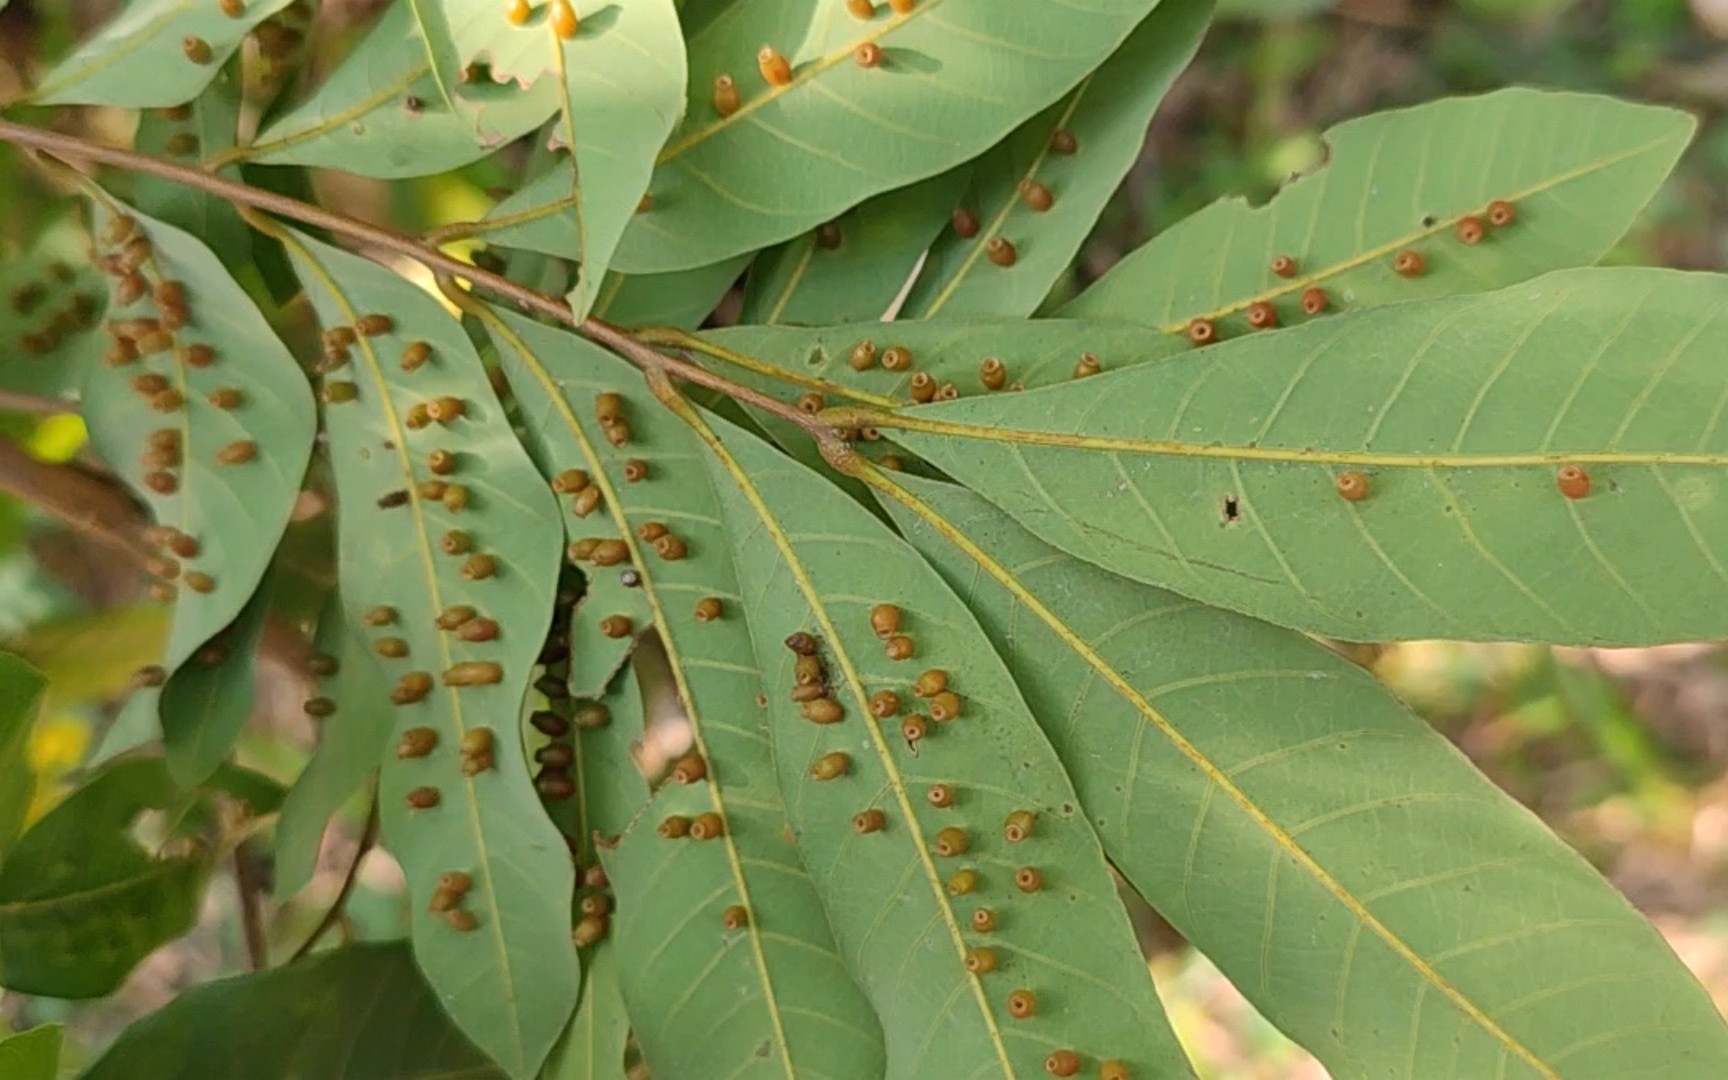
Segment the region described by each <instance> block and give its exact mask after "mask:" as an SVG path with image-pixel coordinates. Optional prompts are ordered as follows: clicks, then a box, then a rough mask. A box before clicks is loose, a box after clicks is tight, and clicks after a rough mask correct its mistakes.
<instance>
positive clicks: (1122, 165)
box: [827, 0, 1212, 322]
mask: <svg viewBox="0 0 1728 1080" xmlns="http://www.w3.org/2000/svg"><path fill="white" fill-rule="evenodd" d="M1211 16H1212V0H1164V2H1163V3H1162V4H1160V5H1159V6H1158V8H1157V9H1156V10H1155V11H1153V13H1152V14H1151V15H1149V16H1147V18H1146V20H1145V21H1144V22H1142V23H1141V24H1140V25H1139V26H1138V27H1136V28H1135V30H1134V32H1133V33H1132V34H1130V35H1129V36H1128V40H1127V41H1125V42H1123V43H1122V46H1121V47H1120V48H1118V49H1117V50H1116V52H1115V53H1114V54H1113V55H1112V56H1111V57H1110V59H1108V60H1106V61H1105V62H1104V64H1103V66H1102V67H1100V68H1099V69H1098V70H1097V71H1094V72H1092V73H1091V74H1089V75H1087V76H1086V78H1085V79H1083V80H1081V83H1080V85H1079V86H1078V87H1076V88H1075V89H1074V90H1073V92H1071V93H1069V94H1067V95H1066V96H1064V97H1063V98H1062V99H1061V100H1059V101H1057V102H1056V104H1054V105H1052V106H1051V107H1050V108H1048V109H1045V110H1044V111H1043V112H1041V113H1039V114H1038V115H1037V116H1035V117H1033V118H1032V119H1031V120H1028V121H1027V122H1026V123H1024V124H1022V125H1020V127H1018V128H1016V129H1015V130H1014V132H1013V134H1011V135H1009V136H1008V138H1006V139H1004V140H1003V141H1002V142H1001V143H1000V144H998V145H997V146H995V147H993V148H992V149H991V150H990V152H989V153H987V154H985V155H984V157H983V158H982V159H981V160H980V161H979V162H978V164H977V166H976V167H975V168H974V169H973V171H972V184H971V188H970V190H969V191H968V192H967V193H966V196H965V198H964V200H963V201H962V205H963V206H964V207H965V212H966V213H968V214H970V215H972V220H973V221H975V222H976V230H977V231H976V234H975V235H973V236H971V237H962V236H959V235H957V234H956V233H955V231H954V229H953V228H950V229H948V230H947V231H945V232H944V233H943V234H942V236H941V239H939V240H938V241H937V243H936V245H935V246H934V247H932V248H931V249H930V258H929V259H928V260H927V261H926V262H925V263H924V269H923V270H922V272H920V273H919V275H918V280H917V282H916V283H915V284H914V285H913V286H912V291H911V293H910V294H908V295H907V297H906V305H905V306H904V307H903V308H901V310H900V318H902V319H929V318H935V317H936V316H939V315H940V316H943V317H948V318H952V317H954V316H965V315H1030V314H1032V312H1033V311H1035V310H1037V308H1038V305H1039V303H1041V302H1042V301H1043V299H1044V297H1045V296H1046V295H1047V294H1048V293H1049V292H1050V287H1051V286H1052V285H1053V284H1055V283H1056V281H1057V280H1058V279H1059V278H1060V277H1061V276H1062V274H1063V273H1065V272H1066V271H1067V269H1068V264H1069V263H1070V262H1071V261H1072V260H1073V258H1074V253H1075V252H1076V251H1078V250H1080V244H1081V243H1082V242H1083V241H1084V240H1085V239H1086V236H1087V234H1088V233H1090V232H1091V231H1092V227H1093V225H1094V224H1096V223H1097V221H1098V215H1099V214H1100V213H1102V212H1103V209H1104V204H1105V203H1106V202H1108V201H1109V199H1110V196H1111V195H1112V194H1114V193H1115V191H1116V188H1117V186H1118V185H1119V184H1121V182H1122V178H1123V177H1124V176H1126V175H1127V174H1128V170H1129V168H1130V167H1131V166H1132V165H1133V164H1134V162H1135V161H1136V160H1138V159H1139V157H1140V147H1141V143H1142V142H1144V141H1145V138H1146V128H1147V126H1148V125H1149V124H1150V123H1151V122H1152V112H1153V110H1154V109H1156V108H1157V107H1158V103H1159V102H1160V101H1162V100H1163V99H1164V93H1165V91H1167V90H1168V89H1170V84H1171V83H1172V82H1174V81H1175V79H1176V76H1177V75H1178V74H1180V73H1181V71H1182V69H1183V68H1185V67H1187V66H1188V61H1189V60H1191V59H1193V58H1194V52H1195V50H1196V49H1198V48H1199V47H1200V39H1201V38H1202V37H1204V36H1205V34H1206V28H1207V25H1208V23H1209V22H1210V21H1211ZM1058 133H1061V134H1058ZM1065 139H1072V140H1073V146H1074V147H1075V149H1074V150H1072V151H1067V150H1066V144H1064V147H1063V148H1062V149H1058V148H1057V147H1056V146H1055V145H1054V143H1055V142H1059V141H1063V140H1065ZM1065 151H1066V152H1065ZM1022 185H1027V186H1025V187H1023V186H1022ZM1030 185H1037V186H1036V187H1031V186H1030ZM1040 189H1041V190H1040ZM1046 195H1047V196H1048V198H1049V200H1050V202H1049V204H1048V205H1047V206H1044V207H1043V208H1042V209H1040V208H1039V205H1035V204H1037V203H1038V202H1039V200H1042V199H1044V198H1045V196H1046ZM998 237H999V238H1001V240H1003V241H1005V242H1007V243H1008V244H1011V245H1012V246H1013V251H1014V263H1013V265H1012V266H1011V267H1003V266H999V265H997V263H996V262H995V261H993V260H992V259H991V257H990V255H989V253H988V246H989V244H990V243H991V241H992V240H993V239H995V238H998ZM827 321H829V322H840V321H842V320H840V319H830V320H827Z"/></svg>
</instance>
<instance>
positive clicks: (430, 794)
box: [408, 787, 440, 810]
mask: <svg viewBox="0 0 1728 1080" xmlns="http://www.w3.org/2000/svg"><path fill="white" fill-rule="evenodd" d="M439 800H440V796H439V794H438V789H437V788H435V787H417V788H415V789H414V790H412V791H410V792H409V793H408V805H409V807H410V808H411V809H414V810H430V809H432V808H433V807H434V806H437V805H438V803H439Z"/></svg>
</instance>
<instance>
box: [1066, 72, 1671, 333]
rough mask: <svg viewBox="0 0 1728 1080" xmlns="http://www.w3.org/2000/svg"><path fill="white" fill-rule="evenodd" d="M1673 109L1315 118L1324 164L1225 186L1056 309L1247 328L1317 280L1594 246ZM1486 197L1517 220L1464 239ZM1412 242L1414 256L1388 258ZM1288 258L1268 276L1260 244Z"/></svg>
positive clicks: (1416, 280) (1509, 95)
mask: <svg viewBox="0 0 1728 1080" xmlns="http://www.w3.org/2000/svg"><path fill="white" fill-rule="evenodd" d="M1696 126H1697V124H1696V122H1695V121H1694V120H1693V119H1692V118H1691V117H1690V116H1688V115H1686V114H1685V113H1682V112H1678V111H1676V110H1674V109H1664V108H1656V107H1654V106H1649V105H1633V104H1629V103H1627V102H1623V101H1617V100H1615V99H1613V98H1605V97H1596V96H1592V95H1586V94H1569V93H1548V92H1544V91H1538V90H1525V89H1511V90H1501V91H1498V92H1496V93H1492V94H1486V95H1483V96H1481V97H1471V98H1450V99H1446V100H1442V101H1435V102H1430V103H1429V104H1426V105H1420V106H1417V107H1415V108H1412V109H1403V110H1398V111H1395V112H1386V113H1378V114H1376V115H1373V116H1366V117H1362V118H1360V119H1357V120H1351V121H1349V122H1348V123H1345V124H1340V125H1339V126H1338V127H1336V128H1333V129H1331V130H1330V131H1328V132H1327V133H1326V142H1327V145H1328V148H1329V151H1330V152H1329V155H1328V159H1327V164H1326V165H1325V166H1324V167H1323V168H1321V169H1320V170H1318V171H1317V172H1315V173H1313V174H1311V175H1309V176H1305V177H1303V178H1302V179H1300V180H1297V181H1296V182H1294V183H1292V184H1290V185H1289V186H1288V187H1286V188H1285V189H1284V190H1283V191H1282V192H1280V193H1279V194H1278V196H1277V197H1276V198H1274V199H1273V200H1272V201H1271V202H1269V203H1267V204H1266V205H1265V206H1261V207H1251V206H1249V205H1248V203H1247V202H1246V201H1244V200H1242V199H1240V198H1234V199H1226V200H1224V201H1222V202H1217V203H1214V204H1213V205H1212V206H1210V207H1208V208H1207V209H1205V210H1202V211H1201V212H1200V213H1198V214H1195V215H1194V216H1192V217H1190V218H1187V219H1186V220H1184V221H1182V222H1180V223H1178V224H1176V225H1174V226H1172V227H1171V228H1169V229H1167V230H1165V231H1164V232H1163V233H1162V234H1161V235H1159V236H1158V237H1157V238H1156V239H1154V240H1153V241H1152V242H1151V243H1149V244H1147V245H1145V246H1144V247H1142V248H1140V249H1139V250H1137V251H1135V252H1134V253H1133V254H1131V255H1129V256H1128V257H1127V258H1125V259H1123V260H1122V262H1121V263H1119V264H1118V265H1117V266H1116V267H1115V268H1114V269H1112V270H1111V271H1110V273H1108V274H1106V275H1104V277H1103V278H1101V279H1100V280H1099V281H1098V282H1097V283H1095V284H1094V285H1093V286H1092V287H1091V288H1089V289H1087V290H1086V291H1085V292H1084V293H1082V294H1081V295H1080V296H1079V297H1077V298H1076V299H1075V300H1074V301H1072V302H1071V303H1069V304H1068V305H1067V306H1066V307H1064V308H1063V309H1062V311H1061V314H1063V315H1067V316H1072V317H1075V318H1081V317H1084V318H1093V319H1103V318H1108V319H1128V320H1131V321H1133V322H1140V323H1146V324H1148V325H1155V326H1159V327H1162V328H1163V329H1164V330H1166V331H1168V332H1170V333H1172V334H1175V333H1180V332H1181V331H1182V330H1183V329H1184V328H1185V327H1186V326H1187V325H1188V323H1189V321H1190V320H1192V319H1195V318H1208V319H1214V320H1228V321H1227V322H1226V323H1225V325H1221V326H1219V327H1218V330H1219V332H1220V333H1221V334H1222V335H1224V336H1226V337H1228V336H1230V335H1231V334H1233V333H1235V332H1237V331H1245V330H1246V329H1247V326H1246V323H1245V320H1243V319H1241V318H1240V314H1241V313H1242V312H1243V311H1245V310H1246V309H1247V308H1248V306H1249V305H1250V304H1253V303H1257V302H1261V301H1266V302H1271V303H1274V304H1275V305H1277V306H1278V307H1279V309H1280V317H1281V318H1282V319H1283V320H1284V321H1286V322H1294V321H1297V320H1299V319H1300V318H1301V314H1300V311H1301V305H1300V303H1299V297H1300V296H1301V295H1302V293H1303V292H1304V291H1306V290H1307V289H1310V288H1323V289H1324V290H1325V292H1326V293H1327V295H1328V297H1329V298H1330V302H1331V306H1332V308H1333V309H1337V308H1345V309H1349V308H1357V307H1367V306H1370V305H1375V304H1384V303H1389V302H1392V301H1398V300H1410V299H1415V298H1419V297H1435V296H1445V295H1449V294H1454V293H1461V292H1481V291H1484V290H1487V289H1496V288H1500V287H1501V286H1504V285H1511V284H1514V283H1516V282H1519V281H1523V280H1524V279H1526V278H1531V277H1535V276H1536V275H1538V274H1542V273H1545V272H1547V271H1549V270H1557V269H1563V268H1565V267H1570V266H1579V265H1586V264H1589V263H1593V262H1595V261H1596V260H1597V259H1600V258H1601V257H1602V256H1603V254H1604V253H1606V252H1607V251H1608V249H1609V248H1610V247H1612V246H1613V245H1614V242H1615V241H1617V240H1618V239H1619V238H1620V237H1621V236H1622V235H1623V234H1624V233H1625V232H1626V228H1627V226H1628V225H1630V224H1631V222H1632V219H1633V218H1634V217H1635V216H1636V215H1637V213H1638V211H1639V210H1641V209H1642V208H1643V206H1644V204H1645V203H1646V202H1648V201H1649V200H1650V196H1651V195H1652V194H1654V193H1655V191H1656V189H1657V188H1658V187H1659V186H1660V185H1661V184H1662V181H1663V180H1664V179H1666V177H1667V176H1668V173H1669V170H1671V169H1672V168H1673V167H1674V162H1675V161H1676V159H1678V158H1679V156H1680V153H1681V151H1682V150H1684V149H1685V148H1686V144H1687V143H1688V142H1689V141H1690V140H1691V138H1692V132H1693V131H1694V129H1695V128H1696ZM1495 199H1506V200H1510V201H1512V202H1513V203H1514V204H1515V207H1516V213H1517V218H1516V220H1515V221H1514V222H1513V223H1512V224H1510V225H1508V226H1506V227H1505V228H1503V229H1497V228H1490V229H1489V231H1488V235H1487V236H1486V238H1485V239H1484V240H1483V241H1482V242H1481V243H1479V244H1476V245H1475V246H1473V247H1470V246H1466V245H1464V244H1463V243H1460V242H1459V240H1458V239H1457V237H1456V236H1455V235H1454V230H1455V228H1456V225H1457V223H1458V220H1459V218H1461V217H1462V216H1464V215H1466V214H1478V215H1479V214H1482V213H1483V211H1484V208H1485V207H1487V205H1488V204H1489V203H1490V202H1491V201H1493V200H1495ZM1406 249H1408V250H1413V251H1416V252H1419V253H1420V254H1421V255H1422V256H1423V259H1424V260H1425V262H1426V271H1425V272H1424V273H1423V274H1422V275H1421V276H1418V277H1413V278H1412V277H1403V276H1401V275H1399V274H1397V273H1395V272H1394V271H1393V269H1392V260H1393V258H1394V257H1395V256H1396V255H1397V254H1398V253H1399V252H1400V251H1404V250H1406ZM1281 254H1282V255H1289V256H1291V257H1292V258H1294V259H1295V260H1296V265H1297V272H1296V274H1295V276H1293V277H1290V278H1280V277H1278V276H1276V275H1275V274H1273V272H1272V270H1271V262H1272V259H1273V257H1274V256H1277V255H1281Z"/></svg>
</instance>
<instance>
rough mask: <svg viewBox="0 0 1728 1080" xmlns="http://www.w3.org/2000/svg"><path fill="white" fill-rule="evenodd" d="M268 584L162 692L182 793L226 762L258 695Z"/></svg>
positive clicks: (165, 731)
mask: <svg viewBox="0 0 1728 1080" xmlns="http://www.w3.org/2000/svg"><path fill="white" fill-rule="evenodd" d="M270 594H271V587H270V584H269V579H268V578H266V581H265V584H263V585H261V586H259V588H258V592H257V593H255V594H254V595H253V597H252V599H251V600H249V601H247V603H246V606H245V607H244V608H241V609H240V614H239V616H238V617H236V618H235V620H234V622H233V623H231V624H230V625H229V626H228V627H227V628H226V629H224V630H223V631H221V632H220V633H218V634H217V635H216V636H215V637H213V638H211V639H210V641H208V642H206V643H205V644H204V646H203V647H202V648H200V649H199V650H198V652H197V653H195V654H194V655H193V659H192V662H191V663H188V664H186V665H184V666H183V667H181V668H180V669H179V670H178V671H176V672H174V676H173V677H172V678H170V679H169V680H168V684H167V685H166V686H164V687H163V688H162V692H161V699H160V700H159V701H158V703H157V710H158V713H159V715H160V717H161V721H162V748H163V752H164V753H165V754H166V756H167V760H168V771H169V773H170V774H172V775H173V777H174V780H175V782H176V783H178V784H179V785H180V786H181V787H183V788H190V787H194V786H196V785H198V784H201V783H203V782H204V780H205V779H206V778H207V777H209V775H210V774H211V773H213V772H215V771H216V768H217V766H219V765H221V764H222V762H223V761H225V760H227V758H228V755H229V754H231V753H232V752H233V750H234V744H235V742H237V741H238V740H239V738H240V732H241V730H242V729H243V728H245V726H246V721H247V720H248V719H249V718H250V717H251V715H252V703H253V702H254V701H255V700H256V699H257V696H258V684H257V674H258V668H257V662H256V661H257V653H258V639H259V638H260V637H261V636H262V635H263V633H264V620H265V618H266V616H267V615H268V614H269V612H270V600H271V595H270Z"/></svg>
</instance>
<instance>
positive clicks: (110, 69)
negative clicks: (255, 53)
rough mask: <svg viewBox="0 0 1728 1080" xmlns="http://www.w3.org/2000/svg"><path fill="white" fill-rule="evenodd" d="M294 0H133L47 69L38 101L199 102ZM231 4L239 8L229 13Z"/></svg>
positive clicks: (133, 105) (144, 105)
mask: <svg viewBox="0 0 1728 1080" xmlns="http://www.w3.org/2000/svg"><path fill="white" fill-rule="evenodd" d="M291 2H292V0H245V2H244V3H240V4H232V5H229V4H223V3H218V0H196V2H192V0H131V2H130V3H128V4H127V5H126V8H125V10H123V11H121V12H120V13H119V14H117V15H115V16H113V17H112V18H110V19H109V20H108V21H107V22H106V23H104V24H103V25H102V27H101V28H100V29H99V30H97V31H96V33H95V35H94V36H92V37H91V38H90V39H89V40H88V41H86V42H84V43H83V44H82V45H80V46H78V48H77V49H76V50H75V51H74V52H73V53H72V55H70V56H68V57H66V59H64V60H62V61H60V63H58V64H56V65H55V66H54V70H52V71H50V72H48V74H46V75H44V76H43V77H42V81H41V82H40V83H38V84H37V85H36V88H35V89H34V90H33V91H32V92H31V94H30V100H31V101H34V102H35V103H37V104H40V105H115V106H119V107H120V108H124V109H148V108H164V107H167V106H170V105H179V104H180V103H181V102H185V101H191V100H192V99H193V98H195V97H197V96H198V94H199V93H200V92H201V91H202V90H203V89H204V87H205V86H207V85H209V83H210V80H212V79H214V78H215V77H216V73H217V72H219V71H220V70H221V69H222V65H223V64H225V63H227V61H228V57H229V56H231V55H233V53H234V51H235V50H236V49H238V48H239V47H240V43H241V42H242V41H244V40H245V38H246V35H247V34H250V33H251V32H252V30H253V28H255V27H256V26H257V25H258V24H259V23H261V22H263V21H264V20H265V19H268V18H269V17H270V16H272V15H274V14H276V13H277V12H278V11H281V10H282V9H283V8H285V7H287V6H288V5H289V4H290V3H291ZM229 8H232V10H233V12H234V14H232V15H230V14H228V9H229ZM143 73H148V74H143Z"/></svg>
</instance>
